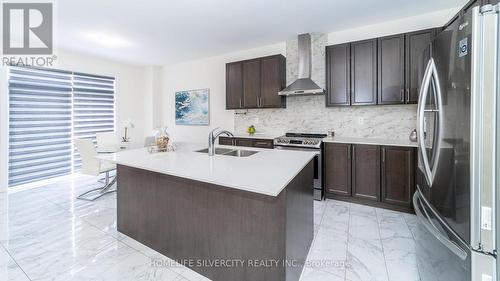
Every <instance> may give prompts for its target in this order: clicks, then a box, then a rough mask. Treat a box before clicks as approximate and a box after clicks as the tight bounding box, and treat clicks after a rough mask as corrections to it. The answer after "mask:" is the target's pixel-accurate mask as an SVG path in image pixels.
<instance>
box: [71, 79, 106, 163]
mask: <svg viewBox="0 0 500 281" xmlns="http://www.w3.org/2000/svg"><path fill="white" fill-rule="evenodd" d="M114 130H115V79H113V78H111V77H104V76H96V75H89V74H83V73H74V75H73V135H74V138H79V139H81V138H89V139H92V140H93V141H94V143H95V134H96V133H99V132H113V131H114ZM73 162H74V169H75V170H79V169H80V167H81V165H82V164H81V160H80V154H78V152H77V151H76V150H75V154H74V161H73Z"/></svg>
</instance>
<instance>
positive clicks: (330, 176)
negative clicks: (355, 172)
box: [324, 143, 351, 196]
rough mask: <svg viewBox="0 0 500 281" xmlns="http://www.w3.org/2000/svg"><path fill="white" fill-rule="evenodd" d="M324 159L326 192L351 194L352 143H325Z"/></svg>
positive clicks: (343, 194)
mask: <svg viewBox="0 0 500 281" xmlns="http://www.w3.org/2000/svg"><path fill="white" fill-rule="evenodd" d="M324 161H325V167H326V168H328V170H326V173H325V191H326V193H328V194H337V195H342V196H351V145H350V144H343V143H327V144H325V159H324Z"/></svg>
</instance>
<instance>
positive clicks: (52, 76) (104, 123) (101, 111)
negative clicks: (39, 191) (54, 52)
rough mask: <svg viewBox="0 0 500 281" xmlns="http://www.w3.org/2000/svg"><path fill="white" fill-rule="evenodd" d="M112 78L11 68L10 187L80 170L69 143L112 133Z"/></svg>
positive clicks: (76, 155)
mask: <svg viewBox="0 0 500 281" xmlns="http://www.w3.org/2000/svg"><path fill="white" fill-rule="evenodd" d="M114 93H115V80H114V78H112V77H105V76H97V75H90V74H83V73H74V72H69V71H61V70H53V69H40V68H26V67H10V68H9V186H16V185H21V184H25V183H30V182H34V181H38V180H42V179H47V178H52V177H56V176H62V175H68V174H70V173H72V172H73V171H75V170H78V169H79V167H80V165H81V164H80V158H79V155H78V153H75V152H74V148H73V147H72V139H74V138H91V139H93V140H95V133H96V132H108V131H114V123H115V121H114V120H115V118H114V115H115V111H114V104H115V100H114Z"/></svg>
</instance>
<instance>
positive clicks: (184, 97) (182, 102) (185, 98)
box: [175, 89, 210, 125]
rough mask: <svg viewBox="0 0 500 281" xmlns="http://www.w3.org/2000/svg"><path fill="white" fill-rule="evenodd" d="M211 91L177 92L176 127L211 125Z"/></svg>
mask: <svg viewBox="0 0 500 281" xmlns="http://www.w3.org/2000/svg"><path fill="white" fill-rule="evenodd" d="M209 106H210V89H198V90H188V91H177V92H175V124H176V125H209V124H210V108H209Z"/></svg>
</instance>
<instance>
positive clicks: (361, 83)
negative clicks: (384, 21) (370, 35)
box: [351, 39, 377, 105]
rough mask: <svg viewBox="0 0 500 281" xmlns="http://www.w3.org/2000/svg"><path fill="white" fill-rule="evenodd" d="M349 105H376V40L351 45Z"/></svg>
mask: <svg viewBox="0 0 500 281" xmlns="http://www.w3.org/2000/svg"><path fill="white" fill-rule="evenodd" d="M351 104H352V105H368V104H377V39H371V40H364V41H359V42H354V43H351Z"/></svg>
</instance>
